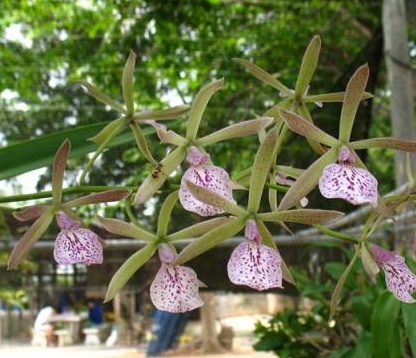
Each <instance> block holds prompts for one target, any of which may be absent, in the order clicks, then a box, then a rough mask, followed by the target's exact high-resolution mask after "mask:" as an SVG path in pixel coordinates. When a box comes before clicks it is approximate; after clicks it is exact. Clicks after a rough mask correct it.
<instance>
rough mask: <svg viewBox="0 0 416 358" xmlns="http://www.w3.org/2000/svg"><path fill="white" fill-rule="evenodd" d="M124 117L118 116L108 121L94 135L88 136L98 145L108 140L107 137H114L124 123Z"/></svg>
mask: <svg viewBox="0 0 416 358" xmlns="http://www.w3.org/2000/svg"><path fill="white" fill-rule="evenodd" d="M125 122H126V119H125V117H120V118H117V119H115V120H114V121H111V122H110V123H108V124H107V125H106V126H105V127H104V128H103V129H101V130H100V131H99V132H98V133H97V134H96V135H95V136H94V137H91V138H89V139H88V140H90V141H91V142H94V143H96V144H98V145H101V144H103V143H104V142H106V141H107V140H108V138H109V137H115V136H116V135H117V134H119V133H120V132H121V131H122V130H123V129H124V126H125V125H126V123H125Z"/></svg>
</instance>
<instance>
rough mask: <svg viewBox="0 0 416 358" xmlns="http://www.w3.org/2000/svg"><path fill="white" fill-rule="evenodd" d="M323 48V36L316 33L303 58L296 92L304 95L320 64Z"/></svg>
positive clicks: (300, 95) (301, 95)
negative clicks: (320, 54) (319, 59)
mask: <svg viewBox="0 0 416 358" xmlns="http://www.w3.org/2000/svg"><path fill="white" fill-rule="evenodd" d="M320 50H321V38H320V37H319V36H318V35H315V36H314V37H313V38H312V40H311V42H310V43H309V45H308V47H307V48H306V51H305V54H304V55H303V58H302V64H301V66H300V70H299V74H298V78H297V80H296V86H295V93H296V95H298V96H299V97H303V96H304V95H305V93H306V90H307V88H308V86H309V83H310V81H311V79H312V76H313V74H314V72H315V69H316V66H317V65H318V58H319V52H320Z"/></svg>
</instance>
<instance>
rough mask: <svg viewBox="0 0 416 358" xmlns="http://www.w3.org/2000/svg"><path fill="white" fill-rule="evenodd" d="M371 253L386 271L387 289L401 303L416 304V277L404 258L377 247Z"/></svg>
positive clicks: (371, 248) (373, 246) (373, 247)
mask: <svg viewBox="0 0 416 358" xmlns="http://www.w3.org/2000/svg"><path fill="white" fill-rule="evenodd" d="M370 251H371V254H372V256H373V259H374V261H375V262H376V264H377V265H379V266H380V267H381V268H382V269H383V271H384V275H385V279H386V286H387V289H388V290H389V291H390V292H392V293H393V295H394V296H395V297H396V298H397V299H398V300H400V301H403V302H407V303H413V302H416V300H415V299H414V298H413V297H412V294H413V293H414V292H415V291H416V275H415V274H414V273H413V272H411V271H410V269H409V268H408V267H407V265H406V263H405V261H404V257H403V256H400V255H398V254H396V253H395V252H391V251H387V250H384V249H382V248H381V247H380V246H377V245H371V247H370Z"/></svg>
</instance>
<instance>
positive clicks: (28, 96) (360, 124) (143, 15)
mask: <svg viewBox="0 0 416 358" xmlns="http://www.w3.org/2000/svg"><path fill="white" fill-rule="evenodd" d="M381 6H382V4H381V2H380V1H377V0H375V1H368V0H366V1H346V2H340V1H321V0H311V1H295V2H290V1H270V0H255V1H253V0H240V1H237V0H235V1H234V0H228V1H226V0H224V1H221V0H198V1H193V0H182V1H176V0H170V1H166V0H163V1H162V0H150V1H142V0H134V1H124V0H117V1H111V2H106V1H100V0H77V1H75V0H70V1H44V0H32V1H19V2H16V1H12V0H4V1H2V3H1V5H0V9H1V13H2V18H1V19H0V41H1V44H2V46H1V47H0V52H1V55H0V68H1V76H0V100H1V106H0V130H1V134H0V136H1V143H2V144H3V145H7V144H11V143H15V142H18V141H22V140H26V139H29V138H33V137H35V136H39V135H43V134H47V133H54V132H56V131H60V130H63V129H66V128H71V127H73V126H77V125H85V124H89V123H97V122H105V121H109V120H111V119H114V118H115V116H116V113H114V112H113V111H112V110H110V109H108V108H106V107H105V106H103V105H102V104H101V103H98V102H97V101H96V100H95V99H94V98H92V97H91V96H89V95H87V94H86V92H85V91H84V90H83V89H82V88H81V86H80V85H79V84H77V83H76V82H75V81H76V80H77V79H86V80H88V81H90V82H92V83H93V84H94V85H96V86H97V87H98V88H100V89H101V90H103V91H104V92H105V93H107V94H109V95H110V96H112V97H114V98H117V99H120V100H121V96H122V94H121V88H120V77H121V71H122V67H123V65H124V63H125V60H126V58H127V56H128V53H129V50H130V49H132V50H134V51H135V52H136V53H137V65H136V70H135V96H136V106H137V108H138V110H145V109H162V108H164V107H167V106H169V105H177V104H183V103H186V104H189V103H191V101H192V99H193V97H194V95H195V94H196V92H197V91H198V89H199V88H200V87H201V86H203V85H204V84H207V83H208V82H209V81H211V80H213V79H214V78H220V77H224V78H225V88H224V89H223V90H221V91H220V92H219V93H218V94H216V95H215V96H214V98H213V99H212V101H211V102H210V104H209V106H208V109H207V111H206V113H205V118H204V120H203V123H202V127H201V134H204V133H209V132H210V131H212V129H214V128H215V129H218V128H221V127H223V126H225V125H227V124H229V123H235V122H239V121H241V120H244V119H250V118H254V117H255V116H257V115H261V114H263V113H264V112H265V111H266V110H267V109H268V108H270V107H271V106H272V105H273V104H274V103H276V102H277V101H279V100H280V97H279V93H277V91H276V90H274V89H273V88H271V87H265V86H263V85H262V84H261V83H260V82H259V81H257V80H256V79H255V78H253V77H252V76H251V75H250V74H249V73H247V72H246V71H245V70H244V69H243V68H242V66H241V65H239V64H238V63H237V62H235V61H233V60H232V59H233V58H245V59H249V60H251V61H253V62H255V63H256V64H257V65H259V66H261V67H262V68H264V69H265V70H267V71H269V72H271V73H274V74H275V75H276V76H277V77H279V79H280V80H281V81H283V82H284V83H285V84H286V85H288V86H289V87H291V86H294V82H295V78H296V75H297V71H298V69H299V66H300V61H301V58H302V54H303V52H304V50H305V48H306V46H307V44H308V42H309V41H310V39H311V38H312V36H313V35H315V34H319V35H320V36H321V38H322V41H323V44H322V50H321V55H320V60H319V64H318V69H317V71H316V73H315V76H314V78H313V80H312V86H311V88H310V90H309V92H310V93H316V94H318V93H323V92H335V91H343V90H344V89H345V85H346V83H347V81H348V79H349V77H350V76H351V74H352V73H353V71H355V69H356V68H357V67H358V66H359V65H361V64H363V63H365V62H368V63H369V65H370V68H371V75H370V82H369V86H368V88H367V90H368V91H369V92H373V93H374V94H375V95H376V99H375V100H371V101H367V102H366V105H364V106H362V108H361V109H360V113H359V118H358V120H357V121H356V123H357V124H356V126H355V128H354V133H353V138H363V137H365V136H369V135H370V136H372V135H390V134H391V125H390V122H389V115H388V113H389V112H388V111H389V104H388V103H389V102H388V98H389V93H388V91H387V90H386V74H385V67H384V61H383V31H382V16H381V10H382V8H381ZM414 39H415V31H414V29H413V32H410V40H409V54H410V56H411V61H412V66H413V68H415V66H416V60H415V54H416V46H415V40H414ZM340 108H341V106H340V104H339V103H335V104H325V110H322V111H320V110H315V109H316V106H315V108H313V107H311V108H310V109H311V110H312V115H313V116H314V119H315V121H316V123H317V124H318V125H320V126H325V130H327V131H329V132H332V133H333V134H336V133H337V131H338V128H337V118H338V116H339V113H340ZM174 123H175V124H174V125H173V128H176V130H179V131H181V130H183V128H181V126H183V124H181V121H176V122H174ZM256 146H257V144H256V141H254V140H253V138H242V139H239V140H233V141H230V142H227V143H219V144H217V145H215V146H214V147H213V148H209V149H210V151H211V155H212V158H213V160H214V161H215V163H216V164H217V165H221V166H224V167H225V168H226V169H227V170H228V171H230V172H231V174H233V173H236V172H238V171H239V170H241V169H244V168H246V167H247V166H248V165H249V163H250V160H251V158H252V157H253V156H254V153H255V149H256ZM305 148H306V147H305V142H304V141H303V139H299V137H297V136H292V138H291V139H289V141H288V146H287V147H286V148H285V150H284V152H283V153H281V155H280V156H279V159H278V161H279V164H286V165H294V166H296V167H302V168H304V167H306V166H307V165H309V163H310V161H311V159H313V156H314V153H312V152H311V151H308V150H305ZM152 150H153V151H154V153H155V157H156V158H162V157H163V156H164V154H165V152H164V150H165V149H164V147H163V146H159V145H157V146H155V145H153V147H152ZM362 158H363V160H364V161H365V162H366V164H367V165H368V166H369V168H370V169H371V170H372V171H373V173H374V175H375V176H376V177H377V178H378V179H379V181H380V190H381V192H382V193H386V192H387V191H389V190H391V189H393V187H394V175H393V165H394V162H393V154H392V153H390V152H389V151H375V152H374V153H372V152H370V153H363V155H362ZM380 159H382V160H380ZM85 162H86V157H82V158H76V159H74V160H73V161H72V162H71V163H70V170H71V172H72V175H71V178H73V179H72V180H73V181H74V182H75V179H76V177H77V175H78V174H79V171H80V170H81V169H82V166H83V165H84V164H85ZM152 169H153V168H152V167H151V165H150V164H148V163H147V162H146V161H145V159H144V158H142V157H141V156H140V154H139V152H138V150H137V149H136V148H134V146H133V145H131V144H129V145H124V146H120V147H117V148H113V149H111V150H108V151H106V152H105V153H104V155H103V156H102V158H101V160H99V162H97V163H96V165H95V166H94V169H93V170H92V172H91V173H90V175H89V176H88V178H87V180H88V183H89V184H91V185H106V184H109V185H111V184H116V185H137V184H138V183H140V182H141V180H142V179H143V178H144V176H146V175H148V174H149V172H150V171H151V170H152ZM49 176H50V173H49V171H46V172H45V174H43V175H42V176H41V177H40V178H39V181H38V184H37V189H38V190H41V189H44V188H45V186H46V185H47V183H48V182H49ZM178 180H179V176H178V177H177V178H172V180H170V184H173V185H174V184H175V183H176V184H177V183H178ZM314 195H315V196H314ZM162 196H163V191H162ZM309 199H310V202H311V206H314V205H317V204H318V205H319V200H321V197H320V196H319V195H316V193H312V194H311V198H309ZM155 204H156V205H157V202H156V203H155ZM329 206H333V208H335V209H342V210H350V209H352V207H351V206H349V205H348V204H343V203H341V202H339V201H332V202H331V203H328V202H327V203H326V207H327V208H329ZM331 208H332V207H331ZM142 212H143V210H140V212H138V213H137V215H138V216H142ZM179 214H180V213H179ZM148 220H154V219H152V218H151V217H150V218H148Z"/></svg>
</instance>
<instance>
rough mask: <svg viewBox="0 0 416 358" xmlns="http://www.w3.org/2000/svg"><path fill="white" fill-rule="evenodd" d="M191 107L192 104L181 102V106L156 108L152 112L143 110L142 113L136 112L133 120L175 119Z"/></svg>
mask: <svg viewBox="0 0 416 358" xmlns="http://www.w3.org/2000/svg"><path fill="white" fill-rule="evenodd" d="M190 108H191V106H190V105H188V104H181V105H179V106H174V107H170V108H165V109H159V110H154V111H150V112H146V111H143V112H140V113H135V114H134V115H133V120H137V121H141V120H149V119H154V120H159V121H160V120H164V119H174V118H177V117H178V116H181V115H183V114H185V113H188V112H189V110H190Z"/></svg>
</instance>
